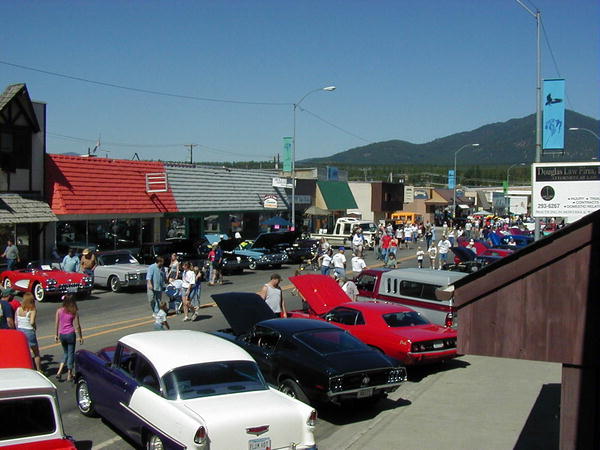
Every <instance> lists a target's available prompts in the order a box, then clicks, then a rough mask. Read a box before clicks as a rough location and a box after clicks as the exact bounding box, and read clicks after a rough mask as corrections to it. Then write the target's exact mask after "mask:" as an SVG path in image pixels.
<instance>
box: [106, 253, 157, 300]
mask: <svg viewBox="0 0 600 450" xmlns="http://www.w3.org/2000/svg"><path fill="white" fill-rule="evenodd" d="M97 258H98V265H97V266H96V268H95V269H94V286H99V287H105V288H108V289H110V290H111V291H113V292H119V291H120V290H121V289H123V288H125V287H134V286H145V285H146V273H147V272H148V266H146V265H144V264H140V263H139V262H138V260H137V259H135V257H134V256H133V255H132V254H131V252H129V251H128V250H112V251H106V252H99V253H98V254H97Z"/></svg>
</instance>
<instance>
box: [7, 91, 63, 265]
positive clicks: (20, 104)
mask: <svg viewBox="0 0 600 450" xmlns="http://www.w3.org/2000/svg"><path fill="white" fill-rule="evenodd" d="M45 151H46V105H45V104H44V103H40V102H32V101H31V98H30V97H29V93H28V91H27V87H26V86H25V84H14V85H10V86H8V87H7V88H6V89H5V90H4V92H3V93H2V94H1V95H0V169H1V170H0V245H1V246H2V248H1V250H2V251H3V250H4V246H5V244H6V242H7V240H8V239H11V240H13V241H14V242H15V243H16V244H17V246H18V248H19V252H20V257H21V259H22V260H23V261H26V260H32V259H41V258H43V257H44V256H45V255H46V253H45V246H44V241H45V235H46V234H47V231H48V224H50V223H53V222H55V221H56V220H57V218H56V216H55V215H54V214H53V213H52V211H51V209H50V208H49V206H48V204H47V203H45V202H44V163H43V161H44V154H45ZM2 263H4V261H2Z"/></svg>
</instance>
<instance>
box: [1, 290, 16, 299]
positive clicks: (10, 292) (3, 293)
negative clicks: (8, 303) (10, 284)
mask: <svg viewBox="0 0 600 450" xmlns="http://www.w3.org/2000/svg"><path fill="white" fill-rule="evenodd" d="M16 293H17V291H15V290H14V289H13V288H5V289H4V288H3V289H2V290H1V291H0V295H2V297H8V296H9V295H15V294H16Z"/></svg>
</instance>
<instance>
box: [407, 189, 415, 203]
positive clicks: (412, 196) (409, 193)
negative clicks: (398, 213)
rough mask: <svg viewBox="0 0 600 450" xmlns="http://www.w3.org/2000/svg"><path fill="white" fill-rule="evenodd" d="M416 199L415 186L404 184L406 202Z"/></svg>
mask: <svg viewBox="0 0 600 450" xmlns="http://www.w3.org/2000/svg"><path fill="white" fill-rule="evenodd" d="M414 201H415V187H414V186H404V203H412V202H414Z"/></svg>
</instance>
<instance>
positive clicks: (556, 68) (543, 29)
mask: <svg viewBox="0 0 600 450" xmlns="http://www.w3.org/2000/svg"><path fill="white" fill-rule="evenodd" d="M540 24H541V26H542V32H543V33H544V40H545V41H546V47H548V51H549V52H550V57H551V58H552V63H553V64H554V70H556V74H557V75H558V77H559V78H562V75H561V73H560V69H559V68H558V63H557V62H556V58H555V57H554V51H553V50H552V46H551V45H550V39H548V34H547V33H546V27H545V26H544V22H543V21H541V20H540ZM565 97H566V98H567V103H568V104H569V108H571V109H573V105H572V104H571V99H570V98H569V93H568V92H565Z"/></svg>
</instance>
